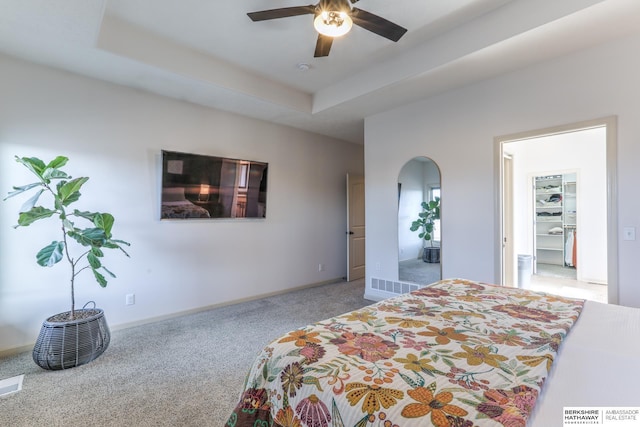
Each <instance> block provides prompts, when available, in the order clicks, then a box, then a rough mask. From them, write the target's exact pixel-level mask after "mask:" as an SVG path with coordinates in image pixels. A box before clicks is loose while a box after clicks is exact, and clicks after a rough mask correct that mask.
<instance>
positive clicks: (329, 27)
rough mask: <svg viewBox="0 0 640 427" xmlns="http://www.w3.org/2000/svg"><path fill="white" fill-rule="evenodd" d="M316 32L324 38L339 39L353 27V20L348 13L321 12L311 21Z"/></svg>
mask: <svg viewBox="0 0 640 427" xmlns="http://www.w3.org/2000/svg"><path fill="white" fill-rule="evenodd" d="M313 26H314V28H315V29H316V31H317V32H319V33H320V34H322V35H324V36H329V37H340V36H343V35H345V34H347V33H348V32H349V31H350V30H351V27H353V20H352V19H351V17H350V16H349V14H348V13H346V12H342V11H322V12H320V14H319V15H318V16H316V19H314V21H313Z"/></svg>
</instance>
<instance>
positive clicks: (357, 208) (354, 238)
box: [347, 175, 365, 281]
mask: <svg viewBox="0 0 640 427" xmlns="http://www.w3.org/2000/svg"><path fill="white" fill-rule="evenodd" d="M364 219H365V218H364V177H363V176H358V175H347V281H352V280H357V279H361V278H363V277H364V274H365V256H364V255H365V254H364V251H365V224H364V223H365V221H364Z"/></svg>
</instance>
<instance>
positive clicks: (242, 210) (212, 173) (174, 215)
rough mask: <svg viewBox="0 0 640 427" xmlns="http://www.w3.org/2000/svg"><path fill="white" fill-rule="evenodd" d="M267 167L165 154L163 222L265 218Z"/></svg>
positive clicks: (212, 157)
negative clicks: (194, 219) (172, 220)
mask: <svg viewBox="0 0 640 427" xmlns="http://www.w3.org/2000/svg"><path fill="white" fill-rule="evenodd" d="M267 171H268V164H267V163H264V162H256V161H253V160H239V159H230V158H227V157H215V156H204V155H199V154H188V153H179V152H175V151H165V150H163V151H162V197H161V212H160V218H161V219H193V218H205V219H206V218H265V217H266V214H267Z"/></svg>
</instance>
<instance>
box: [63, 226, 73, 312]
mask: <svg viewBox="0 0 640 427" xmlns="http://www.w3.org/2000/svg"><path fill="white" fill-rule="evenodd" d="M62 241H63V242H64V253H65V254H66V255H67V260H68V261H69V264H71V320H74V319H75V318H76V313H75V306H76V297H75V292H74V289H73V286H74V281H75V278H76V274H75V270H76V264H75V263H74V262H73V259H72V258H71V255H69V246H68V245H67V232H66V230H65V229H64V224H62Z"/></svg>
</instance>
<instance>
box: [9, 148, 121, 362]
mask: <svg viewBox="0 0 640 427" xmlns="http://www.w3.org/2000/svg"><path fill="white" fill-rule="evenodd" d="M68 160H69V159H68V158H66V157H63V156H58V157H56V158H55V159H53V160H52V161H51V162H49V163H48V164H45V163H44V162H43V161H42V160H40V159H38V158H36V157H18V156H16V161H17V162H18V163H20V164H22V165H23V166H25V167H26V168H27V169H29V170H30V171H31V172H32V173H33V174H34V175H35V176H36V178H37V180H36V182H33V183H31V184H27V185H24V186H21V187H13V191H11V192H10V193H9V194H8V195H7V197H6V198H5V200H6V199H8V198H10V197H13V196H17V195H18V194H22V193H25V192H27V191H32V190H33V191H35V194H34V195H33V196H32V197H31V198H30V199H28V200H27V201H26V202H25V203H24V205H23V206H22V208H21V209H20V213H19V215H18V224H17V225H16V226H15V228H17V227H28V226H29V225H31V224H33V223H34V222H36V221H40V220H44V219H47V218H50V219H52V220H54V221H53V226H54V227H56V228H58V229H60V230H61V236H60V237H61V240H58V241H53V242H51V243H50V244H48V245H47V246H45V247H44V248H42V249H40V251H39V252H38V253H37V255H36V262H37V263H38V265H40V266H43V267H51V266H53V265H55V264H57V263H58V262H60V261H62V260H65V261H66V262H67V264H68V266H69V278H70V285H71V289H70V290H71V309H70V310H69V311H67V312H63V313H59V314H56V315H54V316H51V317H49V318H47V320H45V321H44V322H43V324H42V328H41V330H40V335H39V336H38V339H37V341H36V345H35V347H34V349H33V359H34V361H35V362H36V363H37V364H38V365H39V366H41V367H42V368H45V369H52V370H57V369H67V368H71V367H74V366H79V365H83V364H85V363H88V362H90V361H91V360H94V359H95V358H96V357H98V356H100V355H101V354H102V353H103V352H104V351H105V350H106V348H107V347H108V345H109V341H110V331H109V327H108V325H107V323H106V318H105V317H104V312H103V310H101V309H98V308H96V307H95V303H94V304H93V308H86V306H87V304H89V303H87V304H85V307H83V308H82V309H79V310H76V308H75V279H76V277H77V276H78V275H79V274H80V273H82V272H83V271H91V273H92V274H93V277H94V278H95V280H96V281H97V282H98V284H99V285H100V286H102V287H105V286H107V279H106V277H105V274H106V275H107V276H110V277H115V275H114V274H113V273H112V272H111V271H109V270H108V269H107V268H106V267H105V266H104V265H102V261H101V259H102V257H103V256H104V252H103V251H104V250H105V249H119V250H121V251H122V252H123V253H124V254H125V255H126V256H129V254H128V253H127V252H126V251H125V250H124V249H123V246H129V243H127V242H125V241H122V240H116V239H114V238H113V237H112V235H111V230H112V228H113V224H114V218H113V215H111V214H109V213H104V212H87V211H79V210H77V209H74V210H73V211H71V209H70V208H69V206H70V205H71V204H73V203H75V202H77V201H78V200H79V199H80V189H81V188H82V186H83V185H84V184H85V183H86V182H87V181H88V179H89V178H87V177H80V178H72V177H71V176H69V175H68V174H67V173H66V172H64V171H63V170H62V169H61V168H62V167H64V166H65V165H66V164H67V162H68ZM43 195H47V196H51V199H52V200H51V205H50V206H51V207H50V208H47V207H43V206H40V205H37V203H38V201H39V200H40V197H41V196H43ZM77 220H82V221H84V222H85V223H87V221H88V223H90V224H89V225H88V226H87V227H86V228H81V227H80V226H78V225H76V223H75V221H77Z"/></svg>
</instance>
